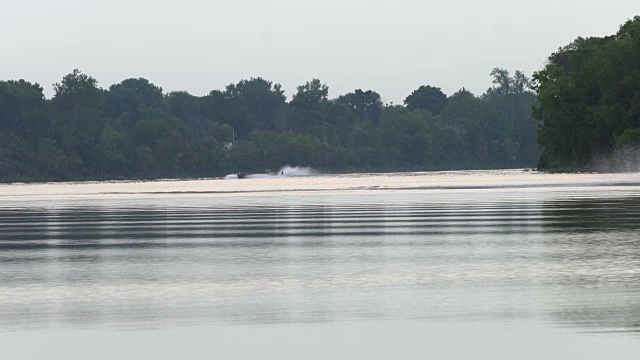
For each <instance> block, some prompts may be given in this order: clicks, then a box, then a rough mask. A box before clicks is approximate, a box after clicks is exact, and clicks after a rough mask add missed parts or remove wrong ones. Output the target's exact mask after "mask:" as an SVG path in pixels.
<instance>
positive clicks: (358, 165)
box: [0, 68, 540, 181]
mask: <svg viewBox="0 0 640 360" xmlns="http://www.w3.org/2000/svg"><path fill="white" fill-rule="evenodd" d="M491 76H492V77H493V83H494V85H493V86H492V87H491V88H490V89H488V90H487V91H486V92H485V93H484V94H482V95H480V96H476V95H474V94H472V93H471V92H469V91H467V90H466V89H464V88H463V89H461V90H460V91H458V92H456V93H454V94H452V95H451V96H447V95H446V94H444V93H443V92H442V91H441V89H440V88H437V87H434V86H421V87H419V88H418V89H416V90H415V91H413V92H412V93H411V94H409V95H408V96H407V97H406V99H405V100H404V104H403V105H394V104H384V103H383V102H382V98H381V96H380V94H378V93H377V92H375V91H372V90H362V89H357V90H354V91H353V92H350V93H348V94H344V95H341V96H338V97H337V98H334V99H330V98H329V89H328V87H327V85H326V84H324V83H322V82H321V81H320V80H317V79H313V80H311V81H309V82H307V83H305V84H304V85H301V86H299V87H297V91H296V92H295V94H293V96H292V97H291V99H290V100H289V101H288V99H287V97H286V96H285V93H284V91H283V90H282V88H281V86H280V85H279V84H276V83H273V82H271V81H268V80H265V79H262V78H252V79H249V80H241V81H239V82H238V83H235V84H230V85H228V86H227V87H226V88H225V89H224V90H213V91H211V92H210V93H209V94H207V95H206V96H193V95H191V94H189V93H187V92H182V91H177V92H169V93H164V92H163V90H162V88H160V87H158V86H156V85H154V84H153V83H151V82H149V81H148V80H147V79H144V78H137V79H136V78H131V79H126V80H124V81H122V82H120V83H118V84H114V85H112V86H110V87H109V88H108V89H103V88H101V87H99V86H98V83H97V81H96V79H94V78H92V77H91V76H89V75H87V74H84V73H82V72H81V71H79V70H74V71H73V72H72V73H70V74H68V75H66V76H64V77H63V79H62V80H61V81H60V82H59V83H56V84H54V91H55V94H54V95H53V97H52V98H51V99H47V98H45V96H44V93H43V88H42V87H41V86H40V85H39V84H37V83H32V82H28V81H25V80H17V81H15V80H8V81H0V180H2V181H45V180H47V181H48V180H53V181H60V180H88V179H96V180H99V179H149V178H183V177H213V176H220V175H224V174H227V173H230V172H236V171H243V172H263V171H268V170H272V171H275V170H277V169H279V168H280V167H281V166H283V165H285V164H289V165H305V166H312V167H314V168H317V169H319V170H320V171H326V172H346V171H400V170H414V171H415V170H446V169H484V168H515V167H531V166H534V165H535V164H536V162H537V159H538V153H537V146H536V139H535V133H536V122H535V120H534V119H533V118H532V116H531V107H532V105H534V104H536V96H535V94H534V93H533V92H532V91H531V90H530V85H531V83H530V80H529V79H528V78H527V77H526V76H525V75H524V74H523V73H522V72H520V71H516V72H515V74H514V75H513V76H511V75H510V74H509V72H507V71H506V70H503V69H498V68H496V69H494V70H493V71H492V72H491ZM538 79H540V77H538Z"/></svg>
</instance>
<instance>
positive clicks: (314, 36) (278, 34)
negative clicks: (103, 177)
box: [0, 0, 640, 103]
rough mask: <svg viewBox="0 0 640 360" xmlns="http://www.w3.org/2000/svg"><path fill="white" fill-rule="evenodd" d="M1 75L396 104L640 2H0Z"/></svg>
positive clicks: (543, 50) (460, 82) (538, 55)
mask: <svg viewBox="0 0 640 360" xmlns="http://www.w3.org/2000/svg"><path fill="white" fill-rule="evenodd" d="M0 9H1V11H0V79H2V80H8V79H20V78H24V79H26V80H29V81H34V82H38V83H40V84H41V85H42V86H43V87H44V88H45V93H46V95H47V96H48V97H50V96H52V95H53V90H52V84H53V83H54V82H59V81H60V80H61V79H62V77H63V76H64V75H66V74H68V73H69V72H71V71H72V70H73V69H74V68H79V69H80V70H82V71H83V72H85V73H87V74H89V75H91V76H93V77H94V78H96V79H97V80H98V82H99V85H100V86H102V87H105V88H107V87H109V86H110V85H111V84H113V83H117V82H120V81H122V80H124V79H126V78H129V77H145V78H147V79H149V80H150V81H152V82H153V83H155V84H156V85H158V86H161V87H163V89H164V90H165V91H166V92H168V91H173V90H186V91H188V92H190V93H192V94H194V95H204V94H206V93H208V92H209V91H210V90H212V89H223V88H224V86H225V85H227V84H229V83H232V82H237V81H238V80H240V79H243V78H250V77H258V76H261V77H264V78H267V79H269V80H272V81H274V82H279V83H281V84H282V85H283V87H284V89H285V90H286V94H287V95H288V97H289V98H290V97H291V95H292V94H293V92H294V91H295V87H296V86H297V85H300V84H303V83H304V82H305V81H307V80H310V79H311V78H319V79H320V80H322V81H323V82H325V83H326V84H327V85H328V86H329V88H330V92H331V96H332V97H333V96H337V95H340V94H343V93H346V92H349V91H353V90H354V89H356V88H362V89H373V90H375V91H378V92H379V93H380V94H381V95H382V96H383V98H384V99H385V100H386V101H393V102H395V103H401V102H402V100H403V99H404V98H405V97H406V96H407V95H408V94H409V93H410V92H411V91H412V90H414V89H416V88H417V87H418V86H420V85H434V86H438V87H441V88H442V89H443V91H444V92H445V93H447V94H452V93H453V92H455V91H456V90H458V89H460V88H461V87H463V86H464V87H466V88H467V89H469V90H471V91H473V92H474V93H476V94H480V93H482V92H484V91H485V90H486V89H487V88H488V87H489V86H491V79H490V77H489V72H490V71H491V69H492V68H493V67H502V68H506V69H508V70H510V71H513V70H516V69H519V70H522V71H524V72H525V73H527V74H531V73H532V72H533V71H535V70H538V69H540V68H542V66H543V64H544V62H545V60H546V58H547V57H548V55H549V54H550V53H551V52H553V51H554V50H556V49H557V48H558V47H560V46H563V45H566V44H567V43H569V42H570V41H572V40H573V39H574V38H576V37H577V36H584V37H587V36H604V35H609V34H613V33H615V32H616V31H617V29H618V27H619V25H620V24H622V23H623V22H624V21H626V20H627V19H629V18H631V17H633V16H634V15H638V14H640V3H638V1H637V0H608V1H592V0H587V1H584V0H582V1H580V0H566V1H562V0H526V1H525V0H484V1H475V0H451V1H443V0H438V1H435V0H422V1H419V0H392V1H387V0H385V1H382V0H321V1H318V0H314V1H307V0H274V1H268V0H235V1H232V0H226V1H218V0H173V1H165V0H96V1H88V0H55V1H54V0H20V1H16V0H0Z"/></svg>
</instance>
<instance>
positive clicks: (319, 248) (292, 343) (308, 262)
mask: <svg viewBox="0 0 640 360" xmlns="http://www.w3.org/2000/svg"><path fill="white" fill-rule="evenodd" d="M639 210H640V175H639V174H618V175H611V174H609V175H607V174H605V175H597V174H539V173H534V172H526V171H471V172H440V173H406V174H361V175H342V176H330V175H324V176H311V177H295V178H289V177H275V178H255V179H245V180H198V181H158V182H116V183H78V184H72V183H68V184H30V185H26V184H16V185H1V186H0V349H4V350H0V354H2V353H5V354H9V355H10V356H9V357H3V358H42V357H44V355H45V354H47V356H46V357H47V358H51V355H52V354H54V355H58V357H59V358H67V359H68V358H79V359H80V358H86V356H87V354H91V356H90V357H91V358H121V357H124V358H132V356H134V357H135V358H153V359H156V358H168V359H169V358H177V357H183V358H211V356H215V355H220V356H224V357H231V358H238V357H244V358H319V359H320V358H350V359H351V358H368V359H370V358H424V357H425V356H436V357H459V358H463V357H464V358H468V357H475V358H504V359H507V358H514V357H516V358H532V359H533V358H560V357H561V358H568V359H571V358H575V359H586V358H593V359H597V358H629V359H632V358H636V357H637V356H638V354H640V341H638V340H639V339H638V335H637V333H638V332H639V331H640V218H639V217H638V214H639ZM33 343H39V344H43V345H42V347H33V346H30V345H29V344H33ZM131 344H136V345H135V346H133V345H131ZM47 349H49V350H47ZM51 349H53V350H54V351H53V353H51V352H50V350H51ZM92 351H93V353H92ZM54 357H55V356H54Z"/></svg>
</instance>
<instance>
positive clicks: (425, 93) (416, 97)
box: [404, 85, 447, 115]
mask: <svg viewBox="0 0 640 360" xmlns="http://www.w3.org/2000/svg"><path fill="white" fill-rule="evenodd" d="M404 104H405V105H406V106H407V108H408V109H409V110H418V109H423V110H428V111H430V112H431V113H432V114H434V115H438V114H440V112H441V111H442V109H444V107H445V106H446V105H447V95H445V94H444V93H443V92H442V90H440V88H439V87H434V86H431V85H427V86H424V85H423V86H420V87H419V88H418V89H417V90H414V91H413V92H412V93H411V94H410V95H409V96H407V98H406V99H404Z"/></svg>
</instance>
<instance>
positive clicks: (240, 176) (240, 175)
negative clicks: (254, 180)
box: [238, 172, 247, 179]
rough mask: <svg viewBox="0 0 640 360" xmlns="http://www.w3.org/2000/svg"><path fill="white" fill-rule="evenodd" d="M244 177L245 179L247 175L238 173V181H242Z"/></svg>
mask: <svg viewBox="0 0 640 360" xmlns="http://www.w3.org/2000/svg"><path fill="white" fill-rule="evenodd" d="M246 177H247V174H245V173H241V172H239V173H238V179H244V178H246Z"/></svg>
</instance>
